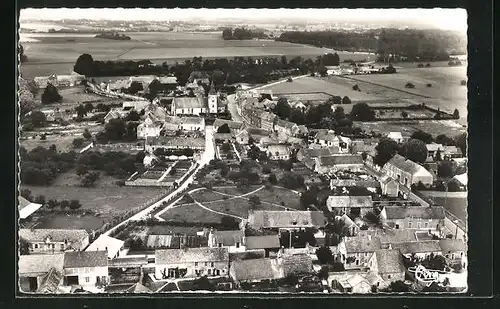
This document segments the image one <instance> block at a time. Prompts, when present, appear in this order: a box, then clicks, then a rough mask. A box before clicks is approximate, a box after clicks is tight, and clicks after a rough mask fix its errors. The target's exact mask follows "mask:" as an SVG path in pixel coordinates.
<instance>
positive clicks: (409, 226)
mask: <svg viewBox="0 0 500 309" xmlns="http://www.w3.org/2000/svg"><path fill="white" fill-rule="evenodd" d="M408 228H409V229H411V221H408Z"/></svg>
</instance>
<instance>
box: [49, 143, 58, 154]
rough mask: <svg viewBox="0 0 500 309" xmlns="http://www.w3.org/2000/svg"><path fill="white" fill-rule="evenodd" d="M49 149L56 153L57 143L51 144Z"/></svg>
mask: <svg viewBox="0 0 500 309" xmlns="http://www.w3.org/2000/svg"><path fill="white" fill-rule="evenodd" d="M49 150H50V151H51V152H53V153H56V152H57V147H56V145H54V144H52V145H50V147H49Z"/></svg>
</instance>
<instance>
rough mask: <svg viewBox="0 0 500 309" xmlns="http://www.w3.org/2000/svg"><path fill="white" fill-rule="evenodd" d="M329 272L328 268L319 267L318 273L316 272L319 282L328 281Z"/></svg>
mask: <svg viewBox="0 0 500 309" xmlns="http://www.w3.org/2000/svg"><path fill="white" fill-rule="evenodd" d="M329 272H330V270H329V267H328V266H323V267H321V269H320V271H319V272H318V277H319V278H320V279H321V280H326V279H328V276H329Z"/></svg>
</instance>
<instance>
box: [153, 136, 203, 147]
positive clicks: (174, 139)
mask: <svg viewBox="0 0 500 309" xmlns="http://www.w3.org/2000/svg"><path fill="white" fill-rule="evenodd" d="M147 142H148V144H149V145H162V146H179V147H187V148H193V147H205V139H204V138H202V137H179V136H158V137H148V139H147Z"/></svg>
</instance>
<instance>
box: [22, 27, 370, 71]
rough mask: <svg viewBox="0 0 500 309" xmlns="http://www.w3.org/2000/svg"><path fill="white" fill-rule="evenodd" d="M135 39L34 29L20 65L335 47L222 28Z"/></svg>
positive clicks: (53, 67) (57, 66)
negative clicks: (227, 36) (229, 36)
mask: <svg viewBox="0 0 500 309" xmlns="http://www.w3.org/2000/svg"><path fill="white" fill-rule="evenodd" d="M126 34H127V35H128V36H130V37H131V38H132V39H131V40H130V41H116V40H106V39H98V38H94V37H93V35H91V34H48V33H45V34H29V37H30V38H32V39H35V40H37V42H24V43H22V44H23V47H24V51H25V55H26V56H27V57H28V62H26V63H23V65H22V66H21V72H22V75H23V76H25V77H28V78H30V77H34V76H41V75H48V74H53V73H58V74H69V73H70V72H71V71H72V68H73V65H74V63H75V61H76V59H77V58H78V56H80V55H81V54H83V53H88V54H91V55H92V57H93V58H94V59H95V60H118V59H122V60H141V59H150V60H152V61H153V60H154V62H157V63H161V62H163V61H167V62H168V63H169V64H173V63H174V62H175V61H183V60H185V59H192V58H193V57H198V56H201V57H204V58H215V57H228V58H232V57H255V56H282V55H285V56H287V57H294V56H303V57H313V58H315V57H316V56H319V55H321V54H324V53H325V52H331V51H332V50H330V49H326V48H317V47H312V46H306V45H301V44H293V43H287V42H275V41H272V40H241V41H239V40H236V41H233V40H231V41H226V40H223V39H222V36H221V34H220V33H180V32H143V33H140V32H134V33H126ZM338 54H339V56H340V59H341V60H344V59H355V60H362V59H370V57H374V56H373V55H368V54H353V53H349V52H338Z"/></svg>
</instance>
